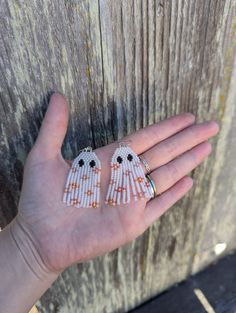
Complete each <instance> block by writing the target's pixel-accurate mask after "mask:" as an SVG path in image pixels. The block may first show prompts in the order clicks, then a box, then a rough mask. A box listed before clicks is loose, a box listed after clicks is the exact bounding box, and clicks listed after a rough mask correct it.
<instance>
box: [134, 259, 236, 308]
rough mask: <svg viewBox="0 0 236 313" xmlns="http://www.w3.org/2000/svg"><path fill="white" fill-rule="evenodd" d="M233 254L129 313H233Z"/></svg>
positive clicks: (235, 289)
mask: <svg viewBox="0 0 236 313" xmlns="http://www.w3.org/2000/svg"><path fill="white" fill-rule="evenodd" d="M235 281H236V254H233V255H230V256H227V257H225V258H223V259H222V260H220V261H219V262H218V263H217V264H215V265H212V266H209V267H208V268H207V269H206V270H204V271H202V272H200V273H199V274H197V275H195V276H192V277H191V278H189V279H188V280H187V281H185V282H183V283H181V284H179V285H177V286H175V287H173V288H171V289H170V290H168V291H166V292H165V293H163V294H161V295H159V296H158V297H156V298H154V299H152V300H151V301H148V302H147V303H145V304H143V305H141V306H140V307H139V308H136V309H134V310H132V311H130V313H157V312H161V313H162V312H164V313H189V312H191V313H205V312H208V313H225V312H227V313H234V312H235V311H236V284H235Z"/></svg>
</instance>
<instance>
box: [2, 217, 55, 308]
mask: <svg viewBox="0 0 236 313" xmlns="http://www.w3.org/2000/svg"><path fill="white" fill-rule="evenodd" d="M57 277H58V273H52V272H50V271H48V269H46V268H45V266H44V265H43V263H42V262H41V261H40V256H39V255H38V253H37V251H36V250H35V249H34V247H33V245H32V243H31V242H30V240H29V238H28V236H27V234H25V233H24V231H23V229H21V227H20V225H19V224H18V223H17V222H16V221H15V220H14V221H13V222H12V223H10V224H9V225H8V226H7V227H6V228H4V230H3V231H2V232H0V279H1V280H0V282H1V284H0V312H4V313H8V312H9V313H26V312H28V311H29V310H30V309H31V307H32V306H33V305H34V304H35V302H36V301H37V300H38V299H39V298H40V297H41V296H42V294H43V293H44V292H45V291H46V290H47V289H48V288H49V287H50V286H51V284H52V283H53V282H54V281H55V280H56V278H57Z"/></svg>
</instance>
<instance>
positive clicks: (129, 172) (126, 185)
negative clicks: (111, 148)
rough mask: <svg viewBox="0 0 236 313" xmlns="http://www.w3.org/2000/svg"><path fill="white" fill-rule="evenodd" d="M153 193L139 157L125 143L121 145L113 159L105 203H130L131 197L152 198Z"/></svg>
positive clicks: (135, 198)
mask: <svg viewBox="0 0 236 313" xmlns="http://www.w3.org/2000/svg"><path fill="white" fill-rule="evenodd" d="M152 196H153V191H152V189H151V186H150V183H149V182H148V180H147V178H146V176H145V173H144V171H143V168H142V165H141V161H140V159H139V157H138V155H137V154H136V153H135V152H134V151H133V150H132V149H131V148H130V147H128V145H127V144H126V143H124V142H121V143H120V144H119V147H118V148H117V149H116V150H115V152H114V154H113V156H112V159H111V178H110V182H109V187H108V190H107V195H106V200H105V203H106V204H108V205H119V204H122V203H123V204H125V203H129V202H130V200H131V197H133V198H134V200H135V201H136V200H137V199H139V198H144V197H146V198H151V197H152Z"/></svg>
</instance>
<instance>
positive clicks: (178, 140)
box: [0, 93, 219, 313]
mask: <svg viewBox="0 0 236 313" xmlns="http://www.w3.org/2000/svg"><path fill="white" fill-rule="evenodd" d="M68 117H69V109H68V104H67V102H66V99H65V97H64V96H63V95H61V94H60V93H55V94H53V95H52V96H51V99H50V103H49V106H48V110H47V112H46V115H45V118H44V120H43V122H42V126H41V129H40V132H39V135H38V138H37V140H36V142H35V144H34V146H33V148H32V149H31V151H30V153H29V155H28V157H27V160H26V163H25V167H24V176H23V185H22V190H21V195H20V200H19V206H18V214H17V216H16V217H15V218H14V219H13V221H12V222H11V223H10V224H9V225H8V226H7V227H5V228H4V230H3V231H2V232H1V233H0V277H1V286H0V312H5V313H8V312H9V313H25V312H27V311H29V310H30V308H31V307H32V306H33V304H34V303H35V302H36V301H37V300H38V299H39V298H40V297H41V295H42V294H43V293H44V292H45V291H46V290H47V289H48V288H49V287H50V285H51V284H52V283H53V282H54V281H55V280H56V279H57V277H58V275H59V274H60V273H61V272H62V271H63V270H65V269H66V268H67V267H68V266H70V265H72V264H75V263H81V262H85V261H87V260H90V259H93V258H95V257H97V256H99V255H103V254H105V253H106V252H109V251H112V250H114V249H116V248H118V247H120V246H122V245H124V244H126V243H128V242H130V241H132V240H134V239H135V238H136V237H138V236H140V235H141V234H142V233H143V232H144V231H145V230H146V229H147V228H148V227H149V226H150V225H151V224H153V223H154V222H155V221H156V220H157V219H158V218H159V217H160V216H161V215H162V214H163V213H164V212H166V211H167V210H168V209H169V208H170V207H171V206H172V205H173V204H174V203H176V202H177V201H178V200H179V199H181V198H182V197H183V196H184V195H185V194H186V193H187V192H188V191H189V190H190V189H191V187H192V185H193V181H192V179H191V178H190V177H188V176H187V175H188V174H189V173H190V172H191V171H192V170H193V169H194V168H196V167H197V166H198V165H199V164H200V163H201V162H202V161H203V160H204V159H205V158H206V157H207V156H208V155H209V154H210V152H211V144H210V143H209V142H208V139H209V138H211V137H212V136H214V135H216V134H217V132H218V130H219V127H218V125H217V123H216V122H214V121H210V122H206V123H202V124H195V117H194V116H193V115H192V114H190V113H184V114H180V115H178V116H174V117H171V118H169V119H166V120H164V121H161V122H160V123H156V124H153V125H151V126H148V127H146V128H143V129H141V130H139V131H137V132H135V133H132V134H130V135H128V136H127V137H125V138H123V139H122V141H123V140H127V141H128V142H129V146H130V147H131V149H133V150H134V151H135V152H136V153H137V154H138V155H142V156H143V157H144V158H145V159H146V160H147V162H148V164H149V166H150V167H151V170H152V173H151V178H152V179H153V181H154V182H155V184H156V186H157V193H158V195H157V197H156V198H155V199H139V200H138V201H134V200H132V199H131V202H130V203H129V204H123V205H119V206H109V205H106V204H105V197H106V191H107V188H108V184H109V178H110V159H111V156H112V154H113V152H114V150H115V149H116V148H117V146H118V143H117V142H114V143H111V144H109V145H107V146H104V147H101V148H98V149H96V150H95V152H96V154H97V156H98V158H99V159H100V160H101V165H102V172H101V196H100V198H101V201H100V207H98V208H95V209H93V208H91V209H88V208H79V209H78V208H75V207H73V206H67V205H66V204H64V203H63V202H62V195H63V190H64V186H65V182H66V178H67V175H68V172H69V169H70V163H71V161H68V160H65V159H64V158H63V157H62V154H61V146H62V143H63V140H64V137H65V134H66V131H67V126H68ZM82 135H83V134H81V136H82ZM144 171H145V168H144Z"/></svg>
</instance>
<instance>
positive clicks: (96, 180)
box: [63, 147, 101, 208]
mask: <svg viewBox="0 0 236 313" xmlns="http://www.w3.org/2000/svg"><path fill="white" fill-rule="evenodd" d="M100 177H101V162H100V160H99V159H98V157H97V155H96V154H95V152H93V151H92V148H91V147H87V148H84V149H82V150H81V153H80V154H79V155H78V156H77V157H76V158H75V159H74V161H73V163H72V166H71V169H70V171H69V173H68V176H67V181H66V186H65V189H64V195H63V202H64V203H66V204H67V205H73V206H75V207H77V208H80V207H85V208H97V207H98V206H99V198H100V184H101V183H100Z"/></svg>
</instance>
